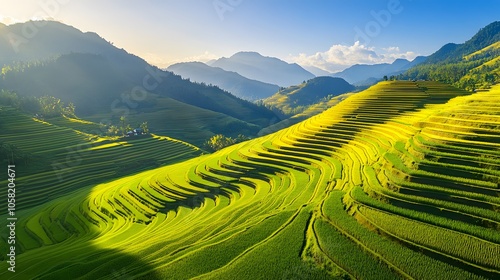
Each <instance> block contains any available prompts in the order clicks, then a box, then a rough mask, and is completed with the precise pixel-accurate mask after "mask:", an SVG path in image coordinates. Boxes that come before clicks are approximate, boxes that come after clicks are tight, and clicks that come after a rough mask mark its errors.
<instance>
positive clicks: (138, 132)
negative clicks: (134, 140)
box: [125, 128, 144, 137]
mask: <svg viewBox="0 0 500 280" xmlns="http://www.w3.org/2000/svg"><path fill="white" fill-rule="evenodd" d="M142 134H144V130H143V129H142V128H135V129H134V130H131V131H128V132H127V134H126V135H125V136H126V137H130V136H137V135H142Z"/></svg>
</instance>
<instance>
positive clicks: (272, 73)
mask: <svg viewBox="0 0 500 280" xmlns="http://www.w3.org/2000/svg"><path fill="white" fill-rule="evenodd" d="M208 65H210V66H213V67H219V68H222V69H224V70H226V71H232V72H237V73H239V74H240V75H242V76H244V77H247V78H249V79H252V80H257V81H261V82H264V83H269V84H275V85H278V86H280V87H288V86H292V85H298V84H300V83H302V82H303V81H307V80H309V79H312V78H314V77H315V75H313V74H312V73H310V72H308V71H307V70H305V69H304V68H302V67H301V66H299V65H298V64H296V63H287V62H285V61H283V60H280V59H278V58H275V57H267V56H262V55H261V54H259V53H257V52H238V53H235V54H234V55H232V56H231V57H229V58H226V57H222V58H219V59H217V60H215V61H212V62H210V63H208Z"/></svg>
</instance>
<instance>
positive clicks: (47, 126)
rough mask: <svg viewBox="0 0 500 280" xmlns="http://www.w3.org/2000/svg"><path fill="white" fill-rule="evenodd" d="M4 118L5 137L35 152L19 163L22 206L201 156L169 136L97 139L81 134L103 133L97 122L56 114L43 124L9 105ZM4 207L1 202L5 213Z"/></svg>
mask: <svg viewBox="0 0 500 280" xmlns="http://www.w3.org/2000/svg"><path fill="white" fill-rule="evenodd" d="M0 117H1V118H2V135H1V136H0V141H1V142H4V143H7V144H12V145H15V146H16V147H17V148H18V149H19V150H21V151H22V152H24V153H27V154H28V155H29V156H30V158H29V159H28V160H27V162H17V163H16V165H17V172H18V176H17V183H18V184H19V185H21V186H22V189H21V190H20V191H21V193H20V194H19V196H18V199H17V202H16V206H17V208H18V209H25V208H29V207H32V206H34V205H38V204H41V203H43V202H47V201H50V200H51V199H54V198H56V197H59V196H62V195H66V194H67V193H68V192H69V191H72V190H75V189H78V188H81V187H85V186H89V185H95V184H97V183H100V182H104V181H108V180H113V179H115V178H117V177H121V176H124V175H127V174H131V173H134V172H138V171H142V170H145V169H150V168H154V167H158V166H160V165H165V164H171V163H174V162H177V161H182V160H185V159H188V158H191V157H195V156H197V155H199V154H201V151H200V150H199V149H198V148H196V147H194V146H192V145H190V144H187V143H184V142H180V141H177V140H173V139H167V138H166V137H153V136H146V135H145V136H140V137H134V138H121V139H115V140H112V139H105V138H98V137H97V136H95V135H92V134H88V133H83V132H82V131H88V132H92V131H97V132H98V131H99V126H98V125H97V124H95V123H92V122H88V121H82V120H77V119H65V118H54V119H49V120H47V121H46V122H42V121H37V120H35V119H32V118H30V117H29V116H27V115H24V114H22V113H20V112H18V111H16V110H14V109H11V108H8V107H3V108H0ZM5 176H6V175H5V174H1V175H0V181H1V182H2V183H5V182H6V181H5V180H6V179H7V178H6V177H5ZM5 184H6V183H5ZM5 207H6V203H5V202H3V201H2V202H1V203H0V209H2V212H3V211H4V210H5Z"/></svg>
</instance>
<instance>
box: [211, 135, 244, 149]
mask: <svg viewBox="0 0 500 280" xmlns="http://www.w3.org/2000/svg"><path fill="white" fill-rule="evenodd" d="M249 139H250V138H249V137H247V136H245V135H242V134H239V135H238V136H237V137H236V138H232V137H227V136H224V135H223V134H216V135H214V136H212V137H210V139H208V141H206V142H205V145H204V148H205V149H206V150H209V151H212V152H215V151H218V150H221V149H223V148H225V147H228V146H231V145H234V144H236V143H240V142H243V141H246V140H249Z"/></svg>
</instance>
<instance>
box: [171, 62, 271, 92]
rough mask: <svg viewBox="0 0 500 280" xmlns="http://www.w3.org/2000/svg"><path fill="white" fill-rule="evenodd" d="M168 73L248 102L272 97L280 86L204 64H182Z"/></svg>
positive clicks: (172, 67)
mask: <svg viewBox="0 0 500 280" xmlns="http://www.w3.org/2000/svg"><path fill="white" fill-rule="evenodd" d="M167 70H168V71H171V72H174V73H175V74H177V75H180V76H182V77H183V78H189V79H190V80H192V81H195V82H199V83H205V84H213V85H216V86H218V87H220V88H221V89H223V90H225V91H228V92H230V93H232V94H234V95H235V96H237V97H239V98H242V99H246V100H250V101H253V100H257V99H262V98H266V97H269V96H271V95H272V94H274V93H276V92H277V91H278V90H279V86H277V85H273V84H268V83H264V82H261V81H256V80H251V79H248V78H246V77H243V76H242V75H240V74H238V73H236V72H232V71H226V70H224V69H222V68H219V67H212V66H208V65H206V64H204V63H202V62H182V63H176V64H173V65H170V66H169V67H168V68H167Z"/></svg>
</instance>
